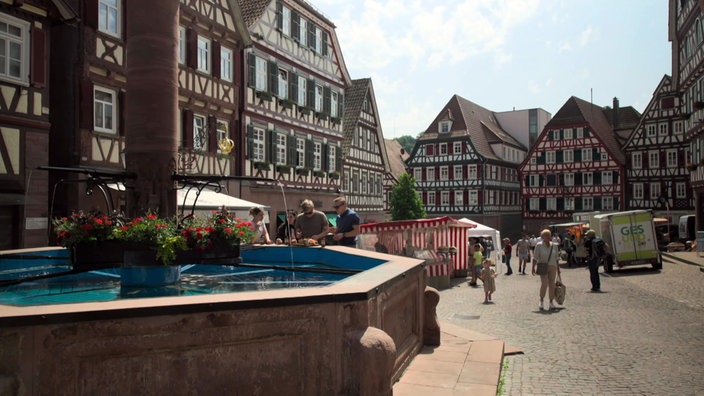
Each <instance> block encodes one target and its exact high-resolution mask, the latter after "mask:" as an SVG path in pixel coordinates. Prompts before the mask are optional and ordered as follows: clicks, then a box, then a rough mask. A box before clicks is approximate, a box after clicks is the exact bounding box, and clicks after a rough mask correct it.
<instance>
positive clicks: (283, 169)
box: [276, 164, 291, 173]
mask: <svg viewBox="0 0 704 396" xmlns="http://www.w3.org/2000/svg"><path fill="white" fill-rule="evenodd" d="M290 170H291V167H290V166H289V165H283V164H279V165H276V171H277V172H279V173H288V172H289V171H290Z"/></svg>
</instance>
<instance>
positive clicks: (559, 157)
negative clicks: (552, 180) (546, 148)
mask: <svg viewBox="0 0 704 396" xmlns="http://www.w3.org/2000/svg"><path fill="white" fill-rule="evenodd" d="M562 158H563V156H562V150H558V151H557V152H556V153H555V162H557V163H558V164H561V163H562V162H563V161H562Z"/></svg>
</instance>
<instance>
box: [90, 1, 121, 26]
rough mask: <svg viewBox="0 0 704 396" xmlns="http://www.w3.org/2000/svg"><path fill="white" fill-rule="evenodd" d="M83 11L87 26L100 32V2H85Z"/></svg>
mask: <svg viewBox="0 0 704 396" xmlns="http://www.w3.org/2000/svg"><path fill="white" fill-rule="evenodd" d="M83 10H84V14H83V21H84V22H85V24H86V25H88V26H90V27H92V28H93V29H95V30H98V1H97V0H85V1H84V2H83ZM123 19H124V18H123Z"/></svg>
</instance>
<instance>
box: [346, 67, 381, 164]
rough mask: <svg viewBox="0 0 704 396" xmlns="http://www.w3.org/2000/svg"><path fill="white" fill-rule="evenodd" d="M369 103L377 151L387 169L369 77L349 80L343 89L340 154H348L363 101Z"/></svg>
mask: <svg viewBox="0 0 704 396" xmlns="http://www.w3.org/2000/svg"><path fill="white" fill-rule="evenodd" d="M365 99H366V101H367V102H368V103H369V106H371V108H372V113H373V114H374V125H376V130H375V132H376V137H377V141H378V142H379V145H380V146H381V147H379V149H380V150H379V152H380V154H381V157H382V161H383V162H384V168H386V169H387V170H388V166H389V159H388V158H387V152H386V148H385V147H384V146H385V144H384V135H383V133H382V131H381V120H380V119H379V110H378V109H377V107H376V97H375V96H374V86H373V85H372V79H371V78H360V79H356V80H352V81H351V85H350V86H349V87H348V88H347V89H345V107H344V108H345V113H344V115H343V118H342V125H343V128H344V129H343V131H342V133H343V136H344V139H343V142H342V156H343V158H345V157H347V156H348V155H349V151H350V147H351V145H352V143H353V142H354V131H355V130H356V129H357V123H358V122H359V117H360V115H361V114H362V108H363V105H364V101H365Z"/></svg>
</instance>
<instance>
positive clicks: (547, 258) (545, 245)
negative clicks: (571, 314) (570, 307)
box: [532, 229, 560, 311]
mask: <svg viewBox="0 0 704 396" xmlns="http://www.w3.org/2000/svg"><path fill="white" fill-rule="evenodd" d="M551 237H552V235H551V233H550V230H547V229H545V230H543V231H542V232H541V233H540V238H541V239H542V242H540V243H538V244H537V245H536V246H535V251H534V252H533V271H532V274H533V275H536V274H538V275H540V303H539V304H538V308H539V309H540V310H541V311H542V310H543V309H545V304H544V301H545V291H546V290H547V291H548V298H549V299H550V306H549V309H550V310H553V309H555V304H554V302H553V301H554V300H555V278H557V275H559V274H560V266H559V265H558V263H557V261H558V259H559V257H560V246H559V245H557V244H554V243H553V242H552V240H551ZM539 265H540V270H538V266H539Z"/></svg>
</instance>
